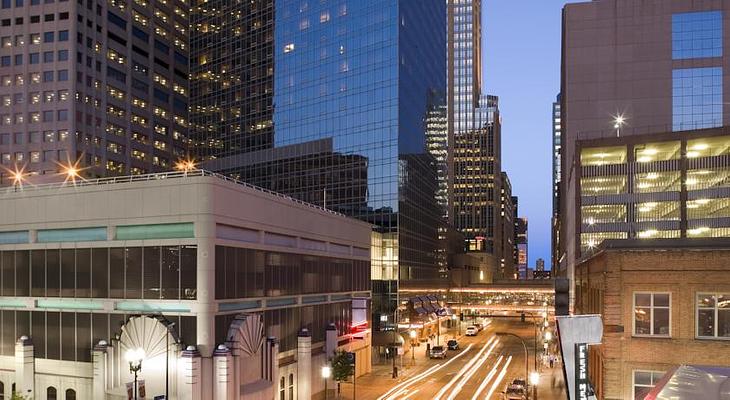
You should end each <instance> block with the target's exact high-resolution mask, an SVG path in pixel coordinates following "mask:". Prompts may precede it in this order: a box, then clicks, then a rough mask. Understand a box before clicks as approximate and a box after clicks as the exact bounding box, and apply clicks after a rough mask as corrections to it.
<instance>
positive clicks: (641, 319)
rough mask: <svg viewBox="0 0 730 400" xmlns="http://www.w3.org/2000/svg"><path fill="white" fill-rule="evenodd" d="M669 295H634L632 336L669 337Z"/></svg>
mask: <svg viewBox="0 0 730 400" xmlns="http://www.w3.org/2000/svg"><path fill="white" fill-rule="evenodd" d="M671 297H672V296H671V294H670V293H634V335H637V336H662V337H669V336H670V335H671V329H670V325H671V306H670V303H671Z"/></svg>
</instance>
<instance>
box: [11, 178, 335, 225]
mask: <svg viewBox="0 0 730 400" xmlns="http://www.w3.org/2000/svg"><path fill="white" fill-rule="evenodd" d="M203 176H210V177H214V178H217V179H221V180H223V181H227V182H232V183H235V184H237V185H242V186H245V187H247V188H249V189H253V190H257V191H260V192H264V193H267V194H270V195H272V196H276V197H279V198H282V199H286V200H287V201H291V202H294V203H296V204H301V205H303V206H306V207H311V208H315V209H317V210H320V211H325V212H328V213H330V214H334V215H338V216H345V215H344V214H342V213H339V212H337V211H332V210H330V209H327V208H324V207H320V206H318V205H316V204H312V203H307V202H305V201H302V200H299V199H295V198H293V197H291V196H288V195H285V194H282V193H279V192H275V191H273V190H269V189H266V188H262V187H260V186H256V185H252V184H250V183H247V182H244V181H240V180H238V179H234V178H231V177H229V176H225V175H222V174H219V173H217V172H211V171H206V170H203V169H195V170H190V171H169V172H158V173H154V174H144V175H126V176H113V177H107V178H91V179H86V178H76V179H73V180H69V179H67V180H66V181H63V182H52V183H41V184H31V183H30V182H19V183H16V184H14V185H10V186H6V187H4V188H2V189H1V190H0V194H6V195H7V194H10V193H17V192H35V191H42V190H52V189H61V188H69V187H74V188H80V187H89V186H103V185H116V184H121V183H133V182H149V181H158V180H164V179H180V178H182V179H184V178H193V177H203Z"/></svg>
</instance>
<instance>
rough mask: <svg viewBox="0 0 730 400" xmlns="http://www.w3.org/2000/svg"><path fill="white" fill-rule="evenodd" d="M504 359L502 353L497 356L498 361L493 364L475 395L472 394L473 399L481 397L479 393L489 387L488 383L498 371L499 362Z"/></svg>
mask: <svg viewBox="0 0 730 400" xmlns="http://www.w3.org/2000/svg"><path fill="white" fill-rule="evenodd" d="M503 359H504V356H502V355H500V356H499V358H497V361H496V362H495V363H494V366H492V369H491V371H489V374H488V375H487V377H486V378H484V380H483V381H482V383H481V384H480V385H479V387H478V388H477V390H476V391H475V392H474V395H473V396H471V400H477V399H478V398H479V395H480V394H481V393H482V392H483V391H484V389H486V388H487V384H488V383H489V381H490V380H491V379H492V377H493V376H494V374H496V373H497V371H498V370H499V364H500V363H501V362H502V360H503Z"/></svg>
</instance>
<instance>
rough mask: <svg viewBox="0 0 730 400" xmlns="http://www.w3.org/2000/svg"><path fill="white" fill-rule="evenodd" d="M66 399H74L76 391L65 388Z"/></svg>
mask: <svg viewBox="0 0 730 400" xmlns="http://www.w3.org/2000/svg"><path fill="white" fill-rule="evenodd" d="M66 400H76V391H75V390H73V389H66Z"/></svg>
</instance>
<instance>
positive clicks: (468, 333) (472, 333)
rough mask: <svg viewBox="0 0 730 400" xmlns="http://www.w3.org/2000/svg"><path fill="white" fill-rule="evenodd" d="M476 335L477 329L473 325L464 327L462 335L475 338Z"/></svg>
mask: <svg viewBox="0 0 730 400" xmlns="http://www.w3.org/2000/svg"><path fill="white" fill-rule="evenodd" d="M477 333H479V328H477V327H476V326H474V325H470V326H467V327H466V332H465V333H464V334H465V335H466V336H476V335H477Z"/></svg>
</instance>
